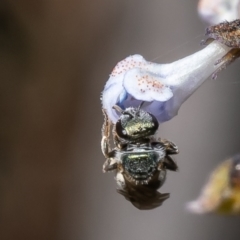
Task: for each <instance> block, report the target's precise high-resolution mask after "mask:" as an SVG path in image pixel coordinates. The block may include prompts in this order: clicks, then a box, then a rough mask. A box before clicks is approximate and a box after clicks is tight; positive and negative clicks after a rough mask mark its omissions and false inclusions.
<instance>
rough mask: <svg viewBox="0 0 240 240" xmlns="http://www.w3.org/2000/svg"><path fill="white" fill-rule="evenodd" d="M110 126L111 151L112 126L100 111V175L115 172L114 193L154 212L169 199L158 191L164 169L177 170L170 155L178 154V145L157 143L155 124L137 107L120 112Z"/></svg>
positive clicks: (164, 173)
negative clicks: (101, 118)
mask: <svg viewBox="0 0 240 240" xmlns="http://www.w3.org/2000/svg"><path fill="white" fill-rule="evenodd" d="M113 108H114V109H115V110H116V111H118V112H119V113H120V114H121V115H120V117H119V120H118V121H117V122H116V124H115V125H114V126H113V131H112V135H113V142H114V145H115V148H114V149H111V147H110V132H111V128H112V125H113V124H112V123H111V121H110V120H109V118H108V116H107V114H106V111H105V110H103V114H104V117H105V119H104V124H103V128H102V152H103V155H104V156H105V157H106V159H107V160H106V161H105V163H104V165H103V172H109V171H112V170H114V171H115V173H116V176H115V179H116V182H117V184H118V186H119V187H120V188H119V189H118V190H117V191H118V193H120V194H122V195H123V196H124V197H125V198H126V199H127V200H129V201H130V202H131V203H132V204H133V205H134V206H135V207H137V208H139V209H153V208H156V207H158V206H160V205H161V204H162V203H163V201H164V200H166V199H167V198H168V197H169V194H168V193H164V194H161V193H160V192H158V191H157V189H158V188H160V187H161V186H162V185H163V183H164V182H165V179H166V170H172V171H176V170H177V169H178V167H177V164H176V163H175V162H174V161H173V160H172V158H171V157H170V156H169V155H172V154H177V153H178V148H177V146H176V145H175V144H174V143H172V142H170V141H167V140H161V139H158V140H156V139H155V138H154V134H155V133H156V131H157V130H158V121H157V119H156V118H155V117H154V116H153V115H152V114H150V113H148V112H146V111H143V110H142V109H141V105H140V106H139V107H138V108H132V107H130V108H127V109H126V110H122V109H121V108H120V107H119V106H114V107H113Z"/></svg>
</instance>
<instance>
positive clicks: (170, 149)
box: [158, 138, 179, 155]
mask: <svg viewBox="0 0 240 240" xmlns="http://www.w3.org/2000/svg"><path fill="white" fill-rule="evenodd" d="M158 140H159V142H160V143H162V144H163V145H164V146H165V149H166V152H167V154H170V155H172V154H178V153H179V150H178V147H177V146H176V144H175V143H173V142H171V141H168V140H167V139H161V138H160V139H158Z"/></svg>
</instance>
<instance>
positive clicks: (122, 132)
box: [115, 120, 127, 138]
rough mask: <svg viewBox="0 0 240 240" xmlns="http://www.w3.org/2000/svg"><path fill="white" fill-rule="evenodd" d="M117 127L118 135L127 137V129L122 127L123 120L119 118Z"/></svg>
mask: <svg viewBox="0 0 240 240" xmlns="http://www.w3.org/2000/svg"><path fill="white" fill-rule="evenodd" d="M115 129H116V133H117V135H118V136H119V137H120V138H126V135H127V132H126V130H125V129H124V128H123V127H122V123H121V120H119V121H117V122H116V126H115Z"/></svg>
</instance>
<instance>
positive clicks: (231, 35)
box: [202, 19, 240, 79]
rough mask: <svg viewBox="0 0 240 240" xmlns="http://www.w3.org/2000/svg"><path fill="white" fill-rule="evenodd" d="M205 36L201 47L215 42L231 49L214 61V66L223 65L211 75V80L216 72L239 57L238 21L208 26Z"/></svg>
mask: <svg viewBox="0 0 240 240" xmlns="http://www.w3.org/2000/svg"><path fill="white" fill-rule="evenodd" d="M205 35H206V36H208V39H207V40H203V41H202V44H203V45H207V44H209V43H211V42H212V41H214V40H217V41H218V42H220V43H222V44H224V45H226V46H227V47H230V48H232V49H231V50H230V51H229V52H228V53H227V54H226V55H225V56H223V57H222V58H221V59H218V60H217V61H216V63H215V65H219V64H220V63H223V64H222V65H221V66H220V68H218V69H217V70H216V72H215V73H213V75H212V78H213V79H215V78H216V77H217V73H218V72H220V71H221V70H223V69H225V68H226V67H227V66H228V65H229V64H230V63H232V62H234V61H235V60H236V59H237V58H239V57H240V19H236V20H234V21H231V22H228V21H225V22H222V23H219V24H217V25H214V26H210V27H208V28H207V29H206V33H205Z"/></svg>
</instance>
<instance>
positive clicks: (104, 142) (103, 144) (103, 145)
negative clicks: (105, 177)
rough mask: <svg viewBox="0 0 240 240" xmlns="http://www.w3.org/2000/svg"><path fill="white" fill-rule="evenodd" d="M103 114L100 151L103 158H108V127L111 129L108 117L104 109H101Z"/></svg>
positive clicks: (109, 150)
mask: <svg viewBox="0 0 240 240" xmlns="http://www.w3.org/2000/svg"><path fill="white" fill-rule="evenodd" d="M102 111H103V115H104V122H103V126H102V141H101V149H102V153H103V155H104V157H105V158H110V154H109V153H110V152H111V151H112V150H111V147H110V142H109V141H110V140H109V138H110V129H111V125H112V123H111V121H110V120H109V118H108V115H107V113H106V110H105V109H103V110H102Z"/></svg>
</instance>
